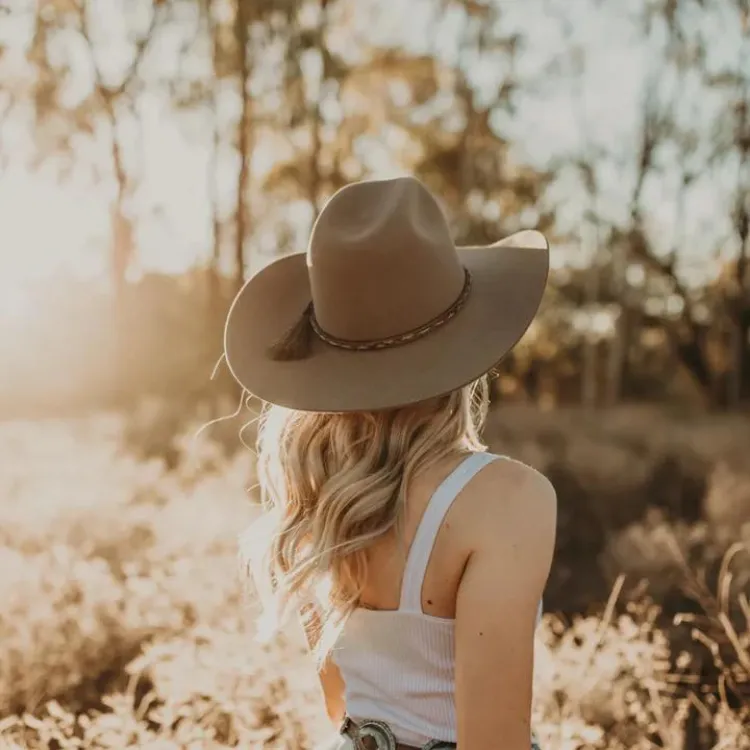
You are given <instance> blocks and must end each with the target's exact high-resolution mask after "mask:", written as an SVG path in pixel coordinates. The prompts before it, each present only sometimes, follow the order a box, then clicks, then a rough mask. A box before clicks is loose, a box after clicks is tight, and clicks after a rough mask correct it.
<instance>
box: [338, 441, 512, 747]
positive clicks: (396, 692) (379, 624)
mask: <svg viewBox="0 0 750 750" xmlns="http://www.w3.org/2000/svg"><path fill="white" fill-rule="evenodd" d="M496 458H498V457H497V456H495V455H493V454H489V453H473V454H472V455H470V456H469V457H468V458H466V459H465V460H464V461H463V462H462V463H461V464H459V466H458V467H457V468H456V469H455V470H454V471H453V472H452V473H451V474H450V475H449V476H448V477H447V478H446V479H445V480H444V481H443V482H442V484H441V485H440V486H439V487H438V489H437V490H436V491H435V493H434V494H433V496H432V497H431V498H430V500H429V502H428V504H427V508H426V509H425V511H424V514H423V516H422V519H421V521H420V523H419V526H418V528H417V532H416V534H415V536H414V540H413V542H412V544H411V547H410V549H409V554H408V557H407V560H406V566H405V568H404V578H403V581H402V584H401V602H400V606H399V608H398V609H397V610H393V611H383V610H368V609H358V610H356V611H355V612H354V613H353V614H352V616H351V617H350V619H349V620H348V621H347V623H346V625H345V628H344V630H343V632H342V633H341V635H340V636H339V639H338V641H337V643H336V645H335V647H334V650H333V659H334V661H335V662H336V664H337V666H338V668H339V670H340V672H341V675H342V677H343V679H344V682H345V685H346V688H345V700H346V711H347V714H348V715H349V716H351V718H352V719H354V721H358V720H359V721H361V720H364V719H377V720H380V721H385V722H387V724H388V725H389V726H390V727H391V729H392V730H393V732H394V734H395V735H396V738H397V739H398V741H399V742H401V743H403V744H406V745H415V746H421V745H423V744H424V743H426V742H428V741H429V740H431V739H436V740H443V741H447V742H456V712H455V707H454V688H455V683H454V639H453V625H454V621H453V620H449V619H443V618H439V617H432V616H431V615H426V614H424V613H423V612H422V583H423V582H424V576H425V571H426V570H427V565H428V563H429V560H430V553H431V552H432V548H433V545H434V543H435V538H436V536H437V534H438V531H439V530H440V526H441V525H442V522H443V519H444V518H445V515H446V513H447V512H448V510H449V508H450V507H451V504H452V503H453V501H454V500H455V499H456V496H457V495H458V494H459V493H460V492H461V490H462V489H463V488H464V487H465V486H466V484H467V483H468V482H469V480H471V478H472V477H473V476H475V475H476V474H477V472H479V471H480V469H482V468H483V467H484V466H486V465H487V464H489V463H490V462H491V461H494V460H495V459H496Z"/></svg>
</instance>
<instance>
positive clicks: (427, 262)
mask: <svg viewBox="0 0 750 750" xmlns="http://www.w3.org/2000/svg"><path fill="white" fill-rule="evenodd" d="M548 270H549V245H548V243H547V240H546V239H545V237H544V236H543V235H542V234H541V233H540V232H537V231H535V230H527V231H523V232H518V233H516V234H514V235H511V236H510V237H507V238H505V239H503V240H500V241H499V242H496V243H494V244H492V245H486V246H482V247H456V245H455V244H454V243H453V240H452V238H451V235H450V231H449V229H448V225H447V222H446V219H445V216H444V214H443V211H442V209H441V208H440V205H439V204H438V202H437V200H436V199H435V198H434V197H433V196H432V194H431V193H430V192H429V191H428V190H427V188H426V187H425V186H424V185H423V184H422V183H421V182H420V181H419V180H417V179H415V178H412V177H399V178H396V179H389V180H369V181H364V182H357V183H353V184H351V185H347V186H345V187H343V188H341V189H340V190H339V191H338V192H336V193H335V194H334V195H333V196H332V197H331V199H330V200H329V201H328V203H327V204H326V205H325V207H324V208H323V210H322V211H321V213H320V216H319V217H318V219H317V221H316V222H315V225H314V227H313V230H312V233H311V236H310V243H309V247H308V250H307V252H306V253H297V254H294V255H289V256H286V257H284V258H281V259H280V260H277V261H275V262H274V263H271V264H270V265H269V266H267V267H266V268H264V269H263V270H262V271H260V272H259V273H257V274H256V275H254V276H253V277H252V278H251V279H249V280H248V281H247V283H246V284H245V285H244V287H243V288H242V289H241V290H240V292H239V293H238V295H237V297H236V299H235V300H234V302H233V304H232V307H231V309H230V311H229V314H228V316H227V322H226V329H225V333H224V351H225V355H226V358H227V363H228V365H229V368H230V370H231V371H232V374H233V376H234V377H235V379H236V380H237V381H238V382H239V383H240V385H241V386H243V387H244V388H245V389H246V390H247V391H249V392H250V393H252V394H254V395H255V396H258V397H259V398H261V399H263V400H265V401H268V402H270V403H274V404H279V405H282V406H287V407H291V408H294V409H300V410H303V411H322V412H345V411H371V410H373V411H374V410H379V409H387V408H392V407H397V406H403V405H406V404H412V403H416V402H419V401H423V400H425V399H428V398H431V397H433V396H439V395H442V394H445V393H448V392H450V391H452V390H454V389H456V388H459V387H461V386H463V385H465V384H467V383H470V382H472V381H473V380H475V379H476V378H478V377H480V376H481V375H483V374H484V373H486V372H488V371H489V370H491V369H492V368H493V367H494V366H495V365H496V364H497V363H498V362H499V361H500V360H501V359H502V358H503V357H504V356H505V355H506V354H507V353H508V352H509V351H510V350H511V349H512V348H513V346H514V345H515V344H516V343H517V342H518V340H519V339H520V338H521V336H523V334H524V332H525V331H526V329H527V328H528V327H529V324H530V323H531V321H532V320H533V318H534V315H535V314H536V312H537V309H538V307H539V304H540V302H541V299H542V295H543V293H544V288H545V285H546V282H547V274H548Z"/></svg>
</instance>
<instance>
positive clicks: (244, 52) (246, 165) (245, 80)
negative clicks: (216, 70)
mask: <svg viewBox="0 0 750 750" xmlns="http://www.w3.org/2000/svg"><path fill="white" fill-rule="evenodd" d="M248 2H249V0H238V2H237V17H236V36H237V48H238V53H239V62H240V65H239V68H240V93H241V96H242V114H241V116H240V121H239V124H238V134H237V150H238V152H239V157H240V170H239V174H238V177H237V209H236V228H237V233H236V237H235V250H234V260H235V287H236V288H237V289H239V288H240V287H241V286H242V284H243V282H244V278H245V265H246V262H247V258H246V257H245V241H246V239H247V229H248V227H247V222H248V218H249V215H248V209H249V207H248V198H249V195H248V194H249V192H250V190H249V188H250V159H251V156H252V131H251V128H252V125H251V122H252V101H251V99H250V91H249V86H250V74H251V71H252V64H251V60H250V50H249V49H248V47H249V31H250V10H249V7H248Z"/></svg>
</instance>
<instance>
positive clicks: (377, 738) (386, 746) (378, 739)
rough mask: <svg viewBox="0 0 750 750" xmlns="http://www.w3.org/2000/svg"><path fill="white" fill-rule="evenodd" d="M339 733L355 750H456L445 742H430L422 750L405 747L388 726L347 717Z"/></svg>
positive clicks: (370, 720)
mask: <svg viewBox="0 0 750 750" xmlns="http://www.w3.org/2000/svg"><path fill="white" fill-rule="evenodd" d="M339 731H340V732H341V734H343V735H346V736H347V737H349V739H350V740H351V741H352V742H353V744H354V748H355V750H456V744H455V743H454V742H445V741H444V740H430V741H429V742H427V743H425V744H424V745H422V747H421V748H419V747H414V745H404V744H403V743H401V742H398V741H397V740H396V736H395V735H394V734H393V730H392V729H391V728H390V727H389V726H388V724H386V723H385V722H384V721H375V720H373V719H367V720H365V721H361V722H359V723H357V722H355V721H354V720H353V719H350V718H349V717H348V716H347V717H346V718H345V719H344V723H343V724H342V725H341V729H340V730H339Z"/></svg>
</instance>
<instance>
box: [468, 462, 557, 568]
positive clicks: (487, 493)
mask: <svg viewBox="0 0 750 750" xmlns="http://www.w3.org/2000/svg"><path fill="white" fill-rule="evenodd" d="M463 500H464V502H463V503H462V507H461V511H462V521H461V528H462V532H463V534H462V536H463V537H464V542H465V544H466V547H467V551H468V552H469V553H472V552H476V551H478V550H479V549H481V548H482V547H486V546H487V545H489V546H490V547H491V548H492V549H493V550H498V549H501V548H502V547H503V546H504V545H502V544H501V542H503V540H507V541H508V542H510V543H512V546H513V547H517V546H518V544H519V542H523V544H521V545H520V546H521V548H526V549H529V550H534V551H535V553H536V554H537V555H538V554H539V553H540V552H541V553H542V558H544V557H547V556H549V557H550V558H551V555H552V549H553V547H554V542H555V527H556V525H557V496H556V493H555V489H554V487H553V486H552V484H551V482H550V481H549V479H547V477H545V476H544V474H542V473H540V472H538V471H536V470H535V469H533V468H531V467H530V466H527V465H526V464H524V463H521V462H520V461H516V460H514V459H511V458H505V457H502V456H501V457H498V458H497V459H495V460H494V461H492V462H491V463H490V464H488V465H487V466H485V467H484V468H483V469H482V470H481V471H480V472H479V473H478V474H477V475H476V476H475V477H474V478H473V479H472V481H471V482H469V484H468V485H467V486H466V488H465V491H464V498H463ZM545 553H548V554H545Z"/></svg>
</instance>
